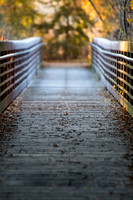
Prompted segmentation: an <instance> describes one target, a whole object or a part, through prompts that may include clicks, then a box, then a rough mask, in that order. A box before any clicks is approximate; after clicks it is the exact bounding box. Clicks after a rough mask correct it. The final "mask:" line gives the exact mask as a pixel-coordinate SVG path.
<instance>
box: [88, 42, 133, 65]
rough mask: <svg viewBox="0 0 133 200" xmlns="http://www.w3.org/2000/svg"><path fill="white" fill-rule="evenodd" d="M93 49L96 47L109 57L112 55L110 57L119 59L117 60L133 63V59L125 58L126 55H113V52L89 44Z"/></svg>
mask: <svg viewBox="0 0 133 200" xmlns="http://www.w3.org/2000/svg"><path fill="white" fill-rule="evenodd" d="M89 44H90V45H91V46H92V47H95V48H97V49H98V50H99V51H101V52H102V53H104V54H107V55H110V56H114V57H117V58H123V59H125V60H127V61H130V62H133V58H129V57H127V56H124V55H121V54H118V53H112V52H109V51H107V50H103V49H102V48H100V47H99V46H97V45H95V44H93V43H89Z"/></svg>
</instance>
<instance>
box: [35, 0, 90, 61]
mask: <svg viewBox="0 0 133 200" xmlns="http://www.w3.org/2000/svg"><path fill="white" fill-rule="evenodd" d="M45 3H46V2H45ZM53 3H54V4H53ZM52 6H53V10H54V13H53V15H52V17H51V20H50V22H46V21H44V22H43V23H42V24H40V25H39V26H38V28H41V29H43V30H44V32H45V33H49V32H50V31H52V37H50V38H49V39H48V45H47V48H46V51H47V52H49V56H50V57H53V58H55V57H58V58H60V57H61V58H65V59H66V58H77V57H78V56H79V55H80V54H81V51H82V49H83V47H84V46H85V44H86V43H87V42H88V40H89V38H88V35H87V32H88V27H90V28H91V27H92V26H93V25H94V21H93V20H89V16H88V14H87V13H86V12H85V10H83V8H82V4H81V3H79V2H78V1H70V0H65V1H62V0H54V1H52V2H51V7H52Z"/></svg>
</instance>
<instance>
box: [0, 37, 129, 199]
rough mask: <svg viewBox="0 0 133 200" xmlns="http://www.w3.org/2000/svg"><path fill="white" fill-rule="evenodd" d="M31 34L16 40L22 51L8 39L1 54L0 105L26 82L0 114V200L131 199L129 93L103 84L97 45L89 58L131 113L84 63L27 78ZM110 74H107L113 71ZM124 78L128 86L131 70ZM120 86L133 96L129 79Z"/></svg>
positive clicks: (35, 58)
mask: <svg viewBox="0 0 133 200" xmlns="http://www.w3.org/2000/svg"><path fill="white" fill-rule="evenodd" d="M30 40H31V41H30V42H29V43H28V45H29V46H28V47H27V46H26V45H25V48H24V46H23V47H22V45H20V43H19V42H18V43H19V46H21V47H22V49H21V50H20V49H18V48H17V49H16V50H14V51H13V50H11V49H12V48H13V47H14V45H13V44H11V43H10V47H11V49H10V52H8V55H7V50H6V51H3V52H2V53H3V55H1V57H0V60H1V68H0V69H1V75H0V77H1V83H0V84H1V90H0V95H1V104H0V105H1V111H2V110H4V109H5V108H6V107H7V105H8V104H9V102H10V101H12V100H13V99H14V98H15V97H16V96H17V95H18V93H20V91H22V90H23V89H24V88H25V87H26V86H28V87H27V88H25V89H24V90H23V91H22V93H21V94H20V95H19V96H18V97H17V98H16V99H15V100H14V101H13V102H12V103H11V104H10V106H9V107H7V108H6V110H5V111H4V112H2V113H1V115H0V117H1V118H0V141H1V142H0V153H1V157H0V200H4V199H10V200H12V199H13V200H18V199H19V200H20V199H22V200H23V199H28V200H29V199H33V200H34V199H35V200H37V199H39V200H49V199H50V200H68V199H71V200H87V199H88V200H107V199H108V200H131V199H133V163H132V161H133V143H132V142H133V135H132V134H133V119H132V117H131V113H132V109H131V108H132V107H131V106H132V99H126V98H125V96H124V94H121V93H120V91H118V92H117V89H118V88H117V87H118V86H119V85H117V84H118V83H119V82H118V80H116V81H115V87H114V82H112V83H111V81H110V83H109V84H107V75H108V76H109V74H107V75H106V73H105V72H108V73H109V68H107V69H106V66H107V59H108V58H107V52H102V53H105V54H106V60H105V62H106V63H105V64H106V65H104V66H103V62H102V59H103V55H101V56H102V57H100V56H99V57H98V51H100V49H98V48H100V47H99V46H97V47H96V46H93V48H95V49H93V50H94V52H93V64H95V68H96V66H97V65H98V64H97V65H96V63H99V65H98V73H99V75H100V74H101V78H102V80H103V81H104V82H105V84H107V85H106V87H107V88H108V89H109V88H110V87H111V88H110V91H113V92H114V91H115V94H117V97H118V95H121V99H122V98H123V102H127V100H128V102H127V104H126V105H129V106H128V108H130V109H127V110H128V111H129V112H130V115H129V114H128V112H127V111H126V110H125V108H123V107H121V105H120V104H119V103H118V101H116V100H115V99H114V97H113V96H112V95H111V94H110V93H109V92H108V91H107V90H105V88H104V86H103V84H102V81H101V80H100V79H99V77H98V76H97V74H96V73H95V72H94V70H93V69H92V68H87V67H84V66H83V65H82V64H72V63H70V64H66V63H63V64H62V65H61V64H60V65H59V64H50V66H48V67H45V68H41V69H40V70H38V73H37V74H36V76H34V78H33V79H32V80H31V81H30V82H29V80H30V79H31V77H32V76H33V74H35V72H36V71H37V68H38V65H39V63H40V47H41V45H42V43H41V40H40V39H39V38H36V39H35V40H34V39H33V38H32V39H30ZM33 41H34V45H33ZM25 42H27V41H25ZM3 45H5V44H3ZM94 45H96V42H95V44H94ZM99 45H100V44H99ZM3 48H5V47H3ZM95 51H97V53H96V52H95ZM102 51H106V50H105V49H104V50H102ZM108 51H109V50H108ZM102 53H100V54H102ZM108 53H109V52H108ZM111 53H114V52H111ZM115 53H116V54H118V53H120V52H115ZM4 56H5V57H4ZM109 56H110V59H112V61H114V60H115V58H114V57H115V56H116V55H113V54H112V55H109ZM111 56H114V57H111ZM127 56H128V55H126V57H127ZM96 59H97V60H96ZM113 59H114V60H113ZM123 59H125V58H123ZM126 59H127V58H126ZM103 60H104V59H103ZM128 62H129V61H128ZM130 62H131V61H130ZM31 63H32V64H31ZM110 65H111V66H113V63H112V64H110ZM111 66H110V69H111ZM125 66H127V67H128V66H129V68H130V69H131V70H130V72H131V71H132V68H131V65H130V64H129V63H128V65H126V64H125ZM112 68H113V67H112ZM96 69H97V68H96ZM100 69H101V71H102V72H100ZM104 70H105V72H104ZM121 70H122V69H121ZM8 73H9V74H8ZM110 74H111V76H110V80H111V79H112V80H113V77H112V75H113V74H115V71H114V72H112V71H111V73H110ZM117 74H118V72H117ZM123 74H126V73H123ZM127 76H128V77H129V78H130V79H128V78H126V80H125V81H124V84H125V85H126V81H127V82H128V81H129V83H128V84H127V85H128V86H129V85H131V81H132V74H129V75H127ZM117 77H118V79H119V74H118V76H117ZM121 78H122V77H121ZM123 80H124V79H123ZM111 84H112V86H111ZM113 87H114V88H115V89H114V88H113ZM112 88H113V89H112ZM123 88H124V90H122V92H123V91H124V92H125V93H126V95H127V96H128V93H130V94H129V97H132V96H131V95H132V93H131V92H132V85H131V89H130V90H129V89H128V87H126V86H123ZM126 89H127V90H129V91H128V92H126ZM127 96H126V97H127ZM127 98H128V97H127ZM125 99H126V100H125ZM118 100H119V99H118ZM125 107H126V108H127V106H125ZM130 110H131V111H130Z"/></svg>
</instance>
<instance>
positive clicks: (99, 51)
mask: <svg viewBox="0 0 133 200" xmlns="http://www.w3.org/2000/svg"><path fill="white" fill-rule="evenodd" d="M89 44H90V45H91V46H92V65H93V67H94V68H95V69H96V71H97V72H98V74H99V75H100V77H101V79H102V81H103V82H104V84H105V86H106V87H107V89H108V90H109V91H110V92H111V93H112V94H113V95H114V97H115V98H116V99H117V100H118V101H119V102H120V104H121V105H122V106H123V107H125V108H126V110H127V111H128V112H129V113H130V115H131V116H132V117H133V43H130V42H120V41H119V42H116V41H109V40H106V39H104V38H93V43H89Z"/></svg>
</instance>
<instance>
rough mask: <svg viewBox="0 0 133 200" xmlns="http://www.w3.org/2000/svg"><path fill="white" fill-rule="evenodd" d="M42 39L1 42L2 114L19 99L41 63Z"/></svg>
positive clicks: (0, 101) (0, 95)
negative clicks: (18, 96)
mask: <svg viewBox="0 0 133 200" xmlns="http://www.w3.org/2000/svg"><path fill="white" fill-rule="evenodd" d="M43 45H44V43H43V42H42V39H41V38H40V37H32V38H27V39H24V40H18V41H16V40H14V41H1V42H0V112H3V111H4V110H5V109H6V108H7V106H8V105H9V104H10V103H11V102H12V101H13V100H14V99H15V98H16V97H17V95H18V94H19V93H20V92H21V91H22V90H23V89H24V88H25V87H26V86H27V85H28V83H29V81H30V79H31V78H32V77H33V75H34V74H35V73H36V72H37V69H38V68H39V66H40V62H41V47H42V46H43Z"/></svg>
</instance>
